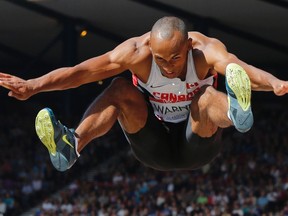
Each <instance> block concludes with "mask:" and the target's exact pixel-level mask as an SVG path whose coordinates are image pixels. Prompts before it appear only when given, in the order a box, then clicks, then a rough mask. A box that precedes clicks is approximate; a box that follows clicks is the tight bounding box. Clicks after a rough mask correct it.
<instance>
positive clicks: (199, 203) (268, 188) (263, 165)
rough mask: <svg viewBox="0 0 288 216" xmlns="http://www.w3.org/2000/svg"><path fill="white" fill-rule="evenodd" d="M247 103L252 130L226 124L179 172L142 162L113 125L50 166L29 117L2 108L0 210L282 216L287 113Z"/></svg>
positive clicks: (287, 208) (102, 215)
mask: <svg viewBox="0 0 288 216" xmlns="http://www.w3.org/2000/svg"><path fill="white" fill-rule="evenodd" d="M255 109H256V110H254V115H255V124H254V127H253V129H251V130H250V131H249V132H248V133H246V134H241V133H239V132H237V131H236V130H235V129H234V128H229V129H226V130H225V132H224V134H223V142H224V148H223V151H222V152H221V154H219V156H218V157H217V158H216V159H215V160H214V161H213V162H211V163H210V164H208V165H206V166H204V167H202V168H201V169H198V170H192V171H181V172H180V171H177V172H172V171H171V172H162V171H156V170H153V169H151V168H147V167H145V166H143V165H142V164H141V163H139V162H138V161H137V160H136V159H135V158H134V157H133V155H132V154H131V152H130V150H129V146H128V144H127V143H126V141H125V138H124V137H123V135H122V134H121V130H120V128H119V126H117V125H115V127H114V128H113V130H112V131H111V132H110V133H109V134H107V135H105V136H103V137H102V138H99V139H97V140H95V141H93V143H91V144H90V145H89V146H87V148H85V150H84V151H83V152H82V154H81V157H80V160H79V161H78V162H77V163H76V165H75V166H73V167H72V168H71V169H70V170H69V171H67V172H64V173H62V172H58V171H55V170H54V168H53V167H52V166H51V164H50V160H49V156H48V154H47V151H46V149H45V147H44V146H43V145H41V144H40V142H39V140H38V139H37V137H36V134H35V132H34V123H33V121H34V116H31V115H29V113H21V112H15V113H13V114H11V115H9V116H7V115H5V114H3V112H2V113H1V114H0V118H1V124H0V129H1V130H0V146H1V151H0V160H1V163H0V214H1V213H3V214H4V215H21V213H23V212H24V211H26V210H28V209H29V208H32V207H34V206H38V207H37V208H36V210H35V211H34V213H33V214H34V215H35V216H36V215H37V216H42V215H43V216H44V215H48V216H50V215H51V216H52V215H53V216H54V215H63V216H66V215H73V216H74V215H81V216H84V215H88V216H90V215H91V216H92V215H97V216H98V215H99V216H114V215H115V216H126V215H127V216H128V215H135V216H138V215H139V216H146V215H147V216H166V215H167V216H170V215H171V216H182V215H183V216H186V215H213V216H214V215H223V216H226V215H227V216H228V215H239V216H242V215H252V216H254V215H255V216H258V215H261V216H262V215H263V216H264V215H288V202H287V201H288V190H287V189H288V170H287V167H288V166H287V165H288V134H287V131H288V122H287V119H288V111H287V109H285V107H284V105H283V106H282V105H278V106H276V105H275V106H274V105H270V106H266V105H263V106H262V105H259V106H257V107H256V108H255ZM23 112H25V111H23ZM75 118H77V117H75ZM64 122H65V121H64ZM120 153H121V154H120ZM113 155H114V158H113V160H111V161H110V162H109V163H108V162H107V158H109V157H110V156H113Z"/></svg>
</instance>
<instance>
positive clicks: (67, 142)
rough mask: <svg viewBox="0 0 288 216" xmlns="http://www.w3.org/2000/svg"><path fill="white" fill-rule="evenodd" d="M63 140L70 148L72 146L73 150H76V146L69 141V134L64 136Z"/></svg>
mask: <svg viewBox="0 0 288 216" xmlns="http://www.w3.org/2000/svg"><path fill="white" fill-rule="evenodd" d="M62 140H63V141H64V142H65V143H66V144H67V145H69V146H71V148H74V146H73V145H72V144H71V143H70V142H69V141H68V140H67V134H65V135H63V136H62Z"/></svg>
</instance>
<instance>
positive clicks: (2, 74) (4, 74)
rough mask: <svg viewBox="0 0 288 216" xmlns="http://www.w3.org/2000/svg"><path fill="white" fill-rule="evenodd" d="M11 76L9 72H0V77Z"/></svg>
mask: <svg viewBox="0 0 288 216" xmlns="http://www.w3.org/2000/svg"><path fill="white" fill-rule="evenodd" d="M11 77H12V75H10V74H7V73H1V72H0V79H1V78H11Z"/></svg>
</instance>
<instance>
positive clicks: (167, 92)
mask: <svg viewBox="0 0 288 216" xmlns="http://www.w3.org/2000/svg"><path fill="white" fill-rule="evenodd" d="M134 84H135V85H137V86H138V87H140V89H142V91H143V92H144V93H145V94H147V95H148V98H149V101H150V103H151V104H152V107H153V109H154V114H155V115H156V116H157V117H158V118H159V119H161V120H163V121H166V122H173V123H178V122H181V121H184V120H185V119H186V118H187V116H188V115H189V113H190V104H191V101H192V98H193V97H194V95H195V94H197V92H199V90H200V88H201V86H203V85H212V84H213V76H210V77H208V78H207V79H204V80H200V79H199V78H198V76H197V72H196V69H195V65H194V60H193V56H192V50H190V51H189V54H188V58H187V72H186V79H185V80H183V81H182V80H180V79H179V78H173V79H170V78H167V77H165V76H163V75H162V74H161V71H160V69H159V67H158V66H157V64H156V63H155V62H154V61H153V60H152V64H151V71H150V75H149V78H148V81H147V82H146V83H144V82H142V81H141V80H140V79H138V78H137V77H134Z"/></svg>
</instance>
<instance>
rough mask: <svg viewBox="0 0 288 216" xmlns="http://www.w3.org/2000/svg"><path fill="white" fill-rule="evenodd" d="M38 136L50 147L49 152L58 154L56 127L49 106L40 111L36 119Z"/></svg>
mask: <svg viewBox="0 0 288 216" xmlns="http://www.w3.org/2000/svg"><path fill="white" fill-rule="evenodd" d="M35 129H36V133H37V136H38V137H39V139H40V140H41V142H42V143H43V144H44V145H45V147H46V148H47V149H48V151H49V153H50V154H52V155H53V156H56V144H55V142H54V127H53V123H52V120H51V114H50V112H49V110H48V109H47V108H44V109H42V110H40V111H39V113H38V114H37V116H36V119H35Z"/></svg>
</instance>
